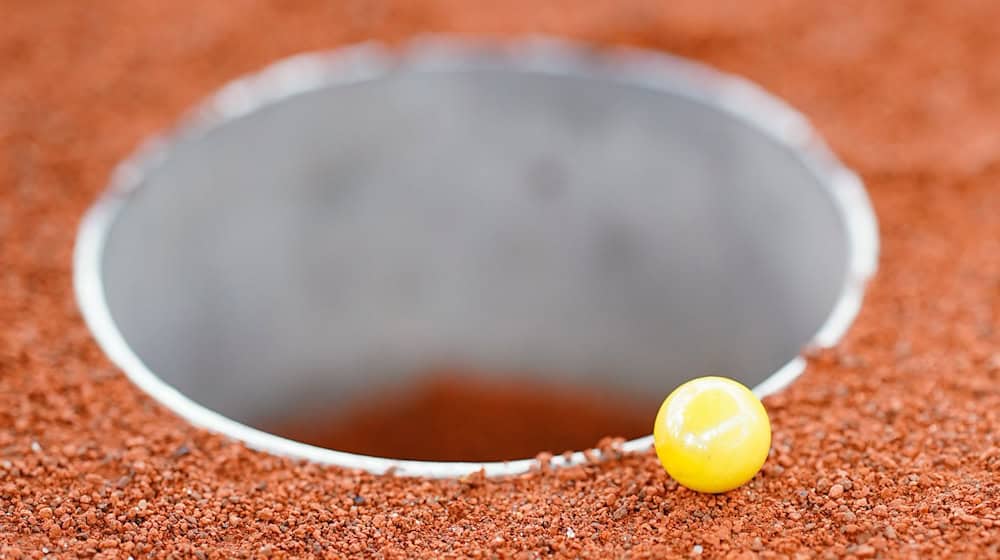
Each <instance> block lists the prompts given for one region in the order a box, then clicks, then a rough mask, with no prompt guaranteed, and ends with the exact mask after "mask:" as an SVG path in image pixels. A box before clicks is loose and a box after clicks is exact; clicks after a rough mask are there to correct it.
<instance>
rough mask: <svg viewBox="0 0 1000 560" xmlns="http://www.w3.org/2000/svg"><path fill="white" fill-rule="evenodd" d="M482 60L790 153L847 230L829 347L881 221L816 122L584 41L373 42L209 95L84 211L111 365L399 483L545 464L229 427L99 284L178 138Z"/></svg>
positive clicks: (575, 458)
mask: <svg viewBox="0 0 1000 560" xmlns="http://www.w3.org/2000/svg"><path fill="white" fill-rule="evenodd" d="M479 60H490V61H493V62H503V63H505V64H509V65H510V66H511V67H515V68H518V69H522V70H529V71H532V72H539V73H545V74H550V75H556V76H558V75H580V74H591V73H594V71H595V69H599V70H600V75H601V76H603V77H608V78H612V79H615V80H617V81H620V82H622V83H627V84H631V85H634V86H637V87H643V88H648V89H650V90H654V91H662V92H664V93H669V94H671V95H674V96H682V97H686V98H689V99H692V100H694V101H697V102H700V103H704V104H707V105H710V106H712V107H715V108H717V109H719V110H722V111H725V112H726V113H728V114H729V115H731V116H732V117H734V118H736V119H737V120H739V121H741V122H743V123H745V124H747V125H749V126H750V127H752V128H753V129H755V130H757V131H759V132H760V133H762V134H763V135H765V137H767V138H769V139H770V140H772V141H773V142H775V143H776V144H778V145H781V146H784V147H786V148H788V149H790V150H791V152H792V153H793V154H795V155H796V156H797V157H798V158H799V159H800V160H801V161H802V163H804V164H805V165H806V166H807V167H808V168H809V169H810V170H811V171H812V173H813V174H814V175H815V177H816V179H817V180H818V182H819V183H820V184H821V185H823V187H825V188H826V189H828V191H829V194H830V196H831V199H832V201H833V202H834V204H835V206H836V208H837V211H838V212H839V213H840V214H841V218H842V220H843V222H844V224H845V225H846V228H847V233H848V236H849V239H848V248H849V251H850V254H849V264H848V270H847V274H846V276H845V278H844V284H843V288H842V291H841V294H840V297H839V298H838V300H837V303H836V305H835V306H834V308H833V310H832V311H831V313H830V314H829V316H828V317H827V319H826V320H825V322H824V323H823V325H822V327H821V328H820V329H819V330H818V331H817V332H816V334H815V335H814V336H813V338H812V339H811V342H810V343H809V344H808V345H807V346H808V347H829V346H832V345H833V344H835V343H836V342H837V341H838V340H839V339H840V338H841V337H842V336H843V334H844V333H845V332H846V330H847V328H848V327H849V326H850V324H851V322H852V321H853V320H854V318H855V316H856V315H857V313H858V311H859V310H860V307H861V301H862V298H863V295H864V289H865V284H866V283H867V281H868V279H869V278H871V276H872V275H873V274H874V273H875V269H876V266H877V261H878V251H879V246H878V226H877V222H876V219H875V214H874V212H873V210H872V206H871V203H870V201H869V199H868V196H867V194H866V192H865V190H864V186H863V184H862V183H861V180H860V179H859V178H858V177H857V176H856V175H855V174H854V173H852V172H851V171H850V170H848V169H846V168H845V167H843V165H842V164H841V163H840V162H839V161H838V160H837V158H836V157H835V156H834V155H833V154H832V153H831V152H830V151H829V150H828V149H827V147H826V145H825V144H824V143H823V141H822V140H821V139H820V138H819V137H818V136H817V135H816V133H815V132H814V131H813V130H812V128H811V127H810V126H809V124H808V122H807V121H806V119H805V118H804V117H803V116H802V115H801V114H799V113H798V112H796V111H795V110H794V109H792V108H790V107H789V106H788V105H786V104H785V103H784V102H782V101H780V100H778V99H776V98H775V97H773V96H771V95H769V94H768V93H766V92H764V91H763V90H762V89H761V88H759V87H757V86H756V85H754V84H752V83H750V82H748V81H747V80H744V79H742V78H739V77H736V76H732V75H726V74H722V73H719V72H717V71H715V70H712V69H710V68H708V67H706V66H703V65H700V64H697V63H693V62H690V61H687V60H683V59H680V58H677V57H674V56H671V55H667V54H663V53H653V52H649V51H642V50H636V49H623V48H613V49H604V50H595V49H594V48H592V47H588V46H585V45H581V44H576V43H571V42H567V41H563V40H552V39H543V38H532V39H522V40H518V41H514V42H492V41H485V40H470V39H461V40H458V39H446V38H423V39H419V40H415V41H413V42H411V43H410V44H408V45H407V46H406V47H404V48H402V49H399V50H392V51H389V50H386V49H384V48H383V47H380V46H378V45H376V44H372V43H365V44H361V45H358V46H353V47H347V48H341V49H337V50H335V51H332V52H325V53H316V54H304V55H299V56H295V57H292V58H289V59H286V60H284V61H281V62H278V63H276V64H273V65H271V66H269V67H267V68H265V69H264V70H262V71H260V72H258V73H256V74H252V75H250V76H247V77H243V78H240V79H238V80H236V81H234V82H231V83H230V84H228V85H227V86H225V87H224V88H222V89H221V90H220V91H218V92H217V93H216V94H215V95H213V96H211V97H210V98H209V99H208V100H207V101H206V102H204V103H203V104H202V105H201V106H200V107H199V108H198V109H196V110H195V111H194V112H193V113H192V114H191V115H189V116H188V117H187V118H186V119H184V120H183V121H182V122H181V124H180V125H179V126H178V127H177V128H176V129H175V130H174V131H173V132H171V133H169V134H167V135H164V136H161V137H159V138H156V139H153V140H151V141H149V142H147V143H146V144H145V145H143V146H142V147H141V148H140V149H139V150H137V151H136V153H134V154H133V155H132V156H130V157H129V158H128V159H126V160H125V161H124V162H122V163H121V164H119V166H118V167H117V168H116V170H115V171H114V173H113V175H112V177H111V181H110V185H109V187H108V190H107V191H106V192H105V194H104V195H103V196H102V197H101V198H100V199H99V200H98V201H97V203H95V204H94V206H93V207H92V208H91V209H90V210H89V211H88V212H87V213H86V215H85V216H84V218H83V221H82V223H81V225H80V230H79V233H78V236H77V241H76V246H75V249H74V255H73V267H74V288H75V291H76V297H77V301H78V304H79V306H80V309H81V312H82V314H83V317H84V320H85V321H86V323H87V325H88V326H89V327H90V329H91V331H92V332H93V333H94V337H95V338H96V339H97V342H98V344H99V345H100V346H101V348H102V349H103V350H104V352H105V353H106V354H107V355H108V357H109V358H110V359H111V361H112V362H114V364H115V365H117V366H118V367H119V368H121V369H122V370H123V371H124V372H125V374H126V375H128V377H129V378H130V379H131V380H132V381H133V382H134V383H135V384H136V385H138V386H139V387H140V388H141V389H143V390H144V391H146V392H147V393H149V394H150V395H152V397H153V398H155V399H156V400H157V401H159V402H160V403H161V404H163V405H164V406H166V407H167V408H168V409H170V410H172V411H173V412H175V413H177V414H178V415H180V416H181V417H183V418H185V419H187V420H188V421H190V422H191V423H192V424H194V425H196V426H199V427H202V428H206V429H208V430H211V431H214V432H218V433H221V434H223V435H226V436H229V437H232V438H235V439H238V440H241V441H243V442H244V443H246V445H248V446H249V447H251V448H255V449H259V450H262V451H267V452H271V453H275V454H278V455H285V456H289V457H295V458H302V459H308V460H311V461H316V462H318V463H324V464H330V465H337V466H340V467H344V468H349V469H361V470H365V471H368V472H372V473H377V474H380V473H386V472H393V473H395V474H397V475H403V476H421V477H434V478H443V477H458V476H463V475H467V474H470V473H474V472H476V471H479V470H483V471H484V472H485V474H486V475H487V476H503V475H516V474H520V473H524V472H527V471H529V470H531V469H532V468H536V467H537V466H538V462H537V460H536V459H521V460H515V461H505V462H486V463H469V462H433V461H408V460H399V459H390V458H382V457H372V456H366V455H358V454H353V453H345V452H341V451H335V450H332V449H325V448H322V447H317V446H313V445H308V444H305V443H300V442H297V441H292V440H290V439H286V438H283V437H280V436H277V435H274V434H270V433H267V432H264V431H261V430H258V429H255V428H251V427H250V426H247V425H245V424H242V423H239V422H236V421H233V420H231V419H229V418H227V417H225V416H223V415H221V414H219V413H217V412H214V411H212V410H210V409H208V408H206V407H204V406H202V405H200V404H198V403H196V402H194V401H193V400H191V399H190V398H188V397H187V396H185V395H183V394H182V393H180V392H179V391H177V390H176V389H174V388H173V387H171V386H170V385H168V384H167V383H165V382H164V381H163V380H162V379H160V378H159V377H158V376H157V375H156V374H155V373H154V372H152V371H150V370H149V369H148V368H147V367H146V365H145V364H143V362H142V360H140V359H139V357H138V356H136V354H135V353H134V352H133V351H132V349H131V348H130V347H129V345H128V344H127V343H126V341H125V339H124V337H123V336H122V333H121V332H120V331H119V330H118V327H117V326H116V324H115V322H114V320H113V319H112V317H111V314H110V311H109V309H108V305H107V301H106V299H105V294H104V287H103V283H102V279H101V262H102V254H103V250H104V244H105V241H106V237H107V235H108V232H109V229H110V226H111V224H112V223H113V222H114V220H115V217H116V216H117V214H118V212H119V211H120V210H121V209H122V207H123V206H124V205H125V204H126V201H127V200H128V198H129V197H130V196H131V194H132V193H133V192H134V191H135V190H136V189H137V188H139V186H140V185H141V184H142V182H143V178H144V177H145V176H146V174H147V171H148V170H150V169H151V168H153V167H154V166H156V165H158V164H159V162H161V161H163V159H164V158H165V157H166V155H167V154H168V153H169V150H170V145H171V144H172V142H173V140H175V139H177V138H180V137H185V138H190V137H192V136H198V135H201V134H203V133H204V132H205V131H207V130H209V129H212V128H214V127H216V126H219V125H221V124H224V123H225V122H227V121H229V120H231V119H233V118H236V117H238V116H240V115H243V114H246V113H248V112H251V111H255V110H258V109H260V108H262V107H264V106H267V105H269V104H272V103H275V102H277V101H279V100H282V99H284V98H287V97H289V96H291V95H295V94H298V93H302V92H306V91H311V90H315V89H319V88H328V87H331V86H337V85H343V84H350V83H357V82H361V81H367V80H372V79H377V78H379V77H380V76H383V75H384V74H386V73H387V72H389V71H391V70H392V69H393V68H395V67H398V66H400V65H406V66H407V67H410V68H419V69H428V70H429V69H454V68H460V67H462V66H466V65H468V64H469V63H472V62H476V61H479ZM805 365H806V364H805V360H804V359H803V358H802V357H801V356H798V357H795V358H793V359H792V360H790V361H789V362H788V363H787V364H785V365H784V366H783V367H781V368H780V369H779V370H778V371H776V372H775V373H773V374H772V375H770V376H769V377H768V378H767V379H766V380H765V381H764V382H762V383H760V384H759V385H757V386H756V387H754V388H753V390H754V393H756V394H757V395H758V396H759V397H764V396H766V395H769V394H771V393H774V392H776V391H778V390H780V389H782V388H784V387H785V386H787V385H788V384H789V383H790V382H791V381H792V380H794V379H795V378H796V377H798V376H799V375H800V374H801V373H802V371H803V370H804V368H805ZM651 445H652V436H645V437H641V438H638V439H634V440H631V441H628V442H625V444H624V446H623V448H622V451H624V452H634V451H641V450H645V449H647V448H648V447H650V446H651ZM586 460H587V459H586V457H585V456H584V454H583V452H575V453H573V454H571V455H569V456H556V457H554V458H553V459H552V461H551V465H552V466H555V467H558V466H566V465H573V464H579V463H583V462H585V461H586Z"/></svg>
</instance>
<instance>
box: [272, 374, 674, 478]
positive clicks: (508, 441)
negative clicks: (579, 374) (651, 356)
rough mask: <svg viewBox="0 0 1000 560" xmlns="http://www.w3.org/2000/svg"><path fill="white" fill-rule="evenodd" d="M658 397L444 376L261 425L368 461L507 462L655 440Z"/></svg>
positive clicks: (524, 379) (531, 380) (514, 379)
mask: <svg viewBox="0 0 1000 560" xmlns="http://www.w3.org/2000/svg"><path fill="white" fill-rule="evenodd" d="M658 404H659V401H658V399H657V398H655V397H654V398H650V399H646V398H641V397H637V396H636V395H628V394H621V393H616V392H615V391H613V390H609V389H608V388H607V387H599V386H588V385H581V384H579V383H570V382H565V381H562V382H554V381H539V380H538V379H537V377H528V376H520V375H508V376H499V375H489V376H486V375H481V374H475V373H473V372H471V371H468V370H457V369H449V370H436V371H432V372H427V373H423V374H420V375H417V376H415V377H414V378H412V380H411V381H408V382H407V383H406V384H404V385H401V386H397V387H393V388H383V389H380V390H377V391H375V392H373V393H372V394H368V395H361V396H359V397H358V398H355V399H353V400H352V401H351V402H350V404H348V405H347V406H345V407H338V410H323V409H315V408H311V409H308V410H305V411H302V412H300V413H297V414H294V415H291V416H286V417H283V418H273V419H271V420H270V421H268V422H266V423H263V424H262V425H261V426H260V427H261V428H262V429H265V430H267V431H270V432H272V433H275V434H277V435H280V436H283V437H286V438H289V439H293V440H296V441H300V442H304V443H309V444H312V445H317V446H320V447H326V448H329V449H335V450H338V451H346V452H350V453H359V454H364V455H374V456H378V457H390V458H395V459H416V460H425V461H503V460H512V459H524V458H528V457H534V456H536V455H537V454H538V453H540V452H543V451H548V452H552V453H554V454H558V453H562V452H564V451H568V450H582V449H587V448H591V447H594V446H595V445H596V444H597V442H598V441H599V440H600V439H602V438H604V437H623V438H626V439H632V438H636V437H640V436H643V435H647V434H649V433H651V430H652V424H653V418H654V417H655V413H656V408H657V405H658Z"/></svg>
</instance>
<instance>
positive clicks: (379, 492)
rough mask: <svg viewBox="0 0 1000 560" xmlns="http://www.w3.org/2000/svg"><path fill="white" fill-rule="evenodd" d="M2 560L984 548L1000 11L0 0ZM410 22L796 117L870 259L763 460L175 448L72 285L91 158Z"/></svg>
mask: <svg viewBox="0 0 1000 560" xmlns="http://www.w3.org/2000/svg"><path fill="white" fill-rule="evenodd" d="M0 14H2V15H0V240H2V244H0V325H3V326H2V327H0V556H2V557H5V558H16V557H20V556H27V557H41V556H43V555H45V554H55V555H58V556H62V557H68V558H74V557H81V556H89V555H98V554H99V555H100V556H102V557H105V558H112V557H113V558H117V557H127V556H133V557H135V558H140V557H146V556H160V557H163V556H168V555H171V554H173V555H174V556H177V557H205V556H209V557H219V558H223V557H250V556H259V557H268V556H284V555H291V556H304V555H316V556H328V557H359V556H383V557H433V558H438V557H444V556H453V557H454V556H463V557H464V556H475V557H492V556H511V557H518V558H532V557H536V556H539V555H546V554H550V553H556V554H559V555H563V556H587V557H595V558H607V557H620V556H634V557H650V558H660V557H664V556H686V555H690V556H697V555H701V556H704V557H733V558H753V557H762V558H776V557H799V558H810V557H820V558H825V557H829V558H836V557H844V556H849V555H853V556H854V557H859V558H869V557H910V558H922V557H923V558H926V557H936V556H960V557H968V558H991V557H992V558H996V557H998V556H1000V550H998V547H1000V441H998V439H1000V389H998V381H1000V134H998V131H1000V64H997V63H996V61H997V60H998V59H1000V40H998V39H997V34H996V22H997V21H1000V3H997V2H992V1H989V0H984V1H978V2H977V1H958V0H951V1H948V2H943V1H940V0H926V1H922V2H918V1H904V0H894V1H889V0H882V1H879V2H867V1H860V0H849V1H839V2H829V1H810V2H805V1H792V0H766V1H759V2H721V1H720V2H710V1H706V0H675V1H673V2H668V3H667V2H664V3H658V4H653V3H649V4H646V3H641V4H640V3H635V2H623V1H613V2H612V1H608V2H595V3H590V2H588V3H586V4H584V3H582V2H577V1H575V0H558V1H553V2H534V1H532V0H510V1H507V2H490V3H486V2H482V3H480V2H469V1H457V0H437V1H431V0H418V1H410V0H405V1H404V0H398V1H396V2H385V3H365V2H360V1H349V2H335V1H332V0H289V1H281V2H278V1H249V0H233V1H230V2H196V1H194V0H176V1H173V2H161V1H159V0H133V1H130V2H108V1H95V2H74V1H71V0H45V1H37V0H36V1H26V0H0ZM423 30H435V31H469V32H490V33H492V32H498V31H499V32H503V33H515V32H527V31H544V32H549V33H555V34H566V35H571V36H574V37H578V38H583V39H587V40H592V41H598V42H615V43H629V44H638V45H643V46H647V47H653V48H662V49H666V50H670V51H674V52H677V53H680V54H683V55H687V56H691V57H694V58H697V59H701V60H705V61H708V62H710V63H712V64H715V65H717V66H719V67H721V68H723V69H727V70H730V71H734V72H738V73H741V74H744V75H747V76H749V77H751V78H753V79H755V80H757V81H758V82H760V83H762V84H763V85H764V86H765V87H767V88H769V89H771V90H772V91H774V92H776V93H777V94H779V95H781V96H783V97H785V98H786V99H788V100H790V102H791V103H793V104H794V105H796V106H798V107H799V108H801V109H802V110H803V111H805V112H806V113H807V114H808V115H809V116H810V117H811V118H812V119H813V120H814V121H815V123H816V124H817V125H818V126H819V128H820V129H821V130H822V132H823V133H824V134H825V135H826V136H827V138H828V139H829V140H830V141H831V143H832V144H833V147H834V148H835V149H836V150H837V151H838V152H839V153H840V154H841V155H842V156H843V157H844V158H845V159H846V161H847V162H848V163H849V164H850V165H852V166H853V167H855V168H856V169H858V170H859V171H860V172H861V173H862V174H863V176H864V178H865V179H866V181H867V183H868V185H869V187H870V190H871V194H872V196H873V198H874V202H875V206H876V209H877V212H878V214H879V217H880V220H881V226H882V241H883V249H884V256H883V259H882V263H881V269H880V272H879V276H878V278H877V281H876V282H875V283H874V285H873V287H872V289H871V290H870V292H869V296H868V299H867V301H866V303H865V308H864V311H863V313H862V315H861V317H860V318H859V320H858V322H857V323H856V324H855V326H854V328H853V329H852V330H851V332H850V334H849V336H848V338H847V340H846V341H845V342H843V343H842V344H841V345H840V346H839V348H838V349H836V350H834V351H830V352H827V353H824V354H822V355H819V356H816V357H815V358H814V359H813V360H812V363H811V365H810V367H809V370H808V372H807V373H806V374H805V376H804V377H803V378H802V379H801V380H799V381H798V382H796V383H795V384H794V385H793V386H792V387H791V388H790V389H789V390H787V391H785V392H784V393H782V394H781V395H778V396H776V397H773V398H770V399H768V400H767V402H766V404H767V406H768V409H769V411H770V413H771V418H772V421H773V424H774V446H773V454H772V456H771V457H770V459H769V460H768V462H767V463H766V465H765V467H764V470H763V472H762V473H761V474H760V475H759V476H758V477H756V478H755V479H754V480H753V481H752V482H751V483H750V484H749V485H747V486H745V487H743V488H740V489H738V490H735V491H733V492H730V493H728V494H725V495H721V496H707V495H699V494H695V493H692V492H689V491H686V490H684V489H681V488H678V487H677V485H676V484H674V483H673V482H671V481H670V480H668V478H667V477H666V475H665V474H664V472H663V470H662V469H661V468H660V467H659V465H658V463H657V461H656V459H655V457H654V456H653V455H652V454H651V453H646V454H641V455H636V456H628V457H624V458H621V459H619V460H613V461H610V462H606V463H603V464H595V465H588V466H584V467H577V468H572V469H567V470H562V471H556V472H554V473H548V472H545V473H532V474H529V475H525V476H522V477H519V478H513V479H508V480H483V479H481V478H478V477H472V478H470V479H467V480H461V481H455V480H446V481H421V480H409V479H399V478H391V477H376V476H370V475H367V474H363V473H360V472H347V471H344V470H341V469H336V468H323V467H318V466H315V465H307V464H301V463H296V462H293V461H290V460H285V459H279V458H274V457H270V456H267V455H264V454H261V453H257V452H253V451H249V450H247V449H245V448H244V447H242V446H241V445H239V444H237V443H234V442H231V441H227V440H225V439H223V438H220V437H217V436H213V435H209V434H206V433H204V432H202V431H200V430H196V429H194V428H191V427H190V426H188V425H186V424H185V423H184V422H182V421H180V420H178V419H177V418H175V417H174V416H172V415H171V414H169V413H168V412H166V411H164V410H163V409H162V408H161V407H159V406H157V405H155V404H153V403H152V401H151V400H150V399H149V398H148V397H146V396H144V395H143V394H142V393H141V392H140V391H139V390H138V389H136V388H134V387H133V386H132V385H131V384H130V383H129V382H128V381H127V380H126V379H125V378H124V377H123V376H122V375H121V374H120V373H119V372H117V371H116V370H115V369H114V368H113V367H111V366H110V365H109V363H108V361H107V359H106V358H104V357H103V355H102V354H101V353H100V351H99V350H98V349H97V347H96V346H95V344H94V343H93V342H92V340H91V339H90V336H89V335H88V333H87V331H86V329H85V327H84V325H83V323H82V321H81V319H80V317H79V315H78V313H77V311H76V308H75V304H74V302H73V297H72V294H71V290H70V285H71V270H70V251H71V247H72V243H73V237H74V231H75V226H76V223H77V220H78V218H79V217H80V215H81V213H82V211H83V210H84V208H86V207H87V206H88V204H89V203H90V202H91V201H92V200H93V199H94V197H95V196H96V195H97V193H98V192H99V191H100V190H101V188H102V187H103V185H104V183H105V179H106V177H107V174H108V172H109V170H110V169H111V166H112V165H113V163H114V162H115V161H117V160H119V159H120V158H122V157H123V156H124V155H125V154H127V153H128V152H129V151H130V149H131V148H132V147H133V146H134V145H135V144H136V143H137V142H138V141H139V140H140V139H141V138H143V137H145V136H147V135H149V134H151V133H153V132H154V131H156V130H158V129H160V128H162V127H164V126H166V125H168V124H169V123H170V122H172V121H173V120H174V119H175V118H176V117H177V116H178V115H179V114H180V113H181V111H183V110H184V109H185V108H186V107H188V106H190V105H191V104H192V103H194V102H195V101H196V100H197V99H198V98H200V97H202V96H203V95H205V94H207V93H208V92H210V91H211V90H213V89H214V88H216V87H217V86H219V85H221V84H222V83H224V82H225V81H227V80H229V79H231V78H234V77H236V76H238V75H240V74H242V73H244V72H247V71H251V70H254V69H256V68H259V67H261V66H262V65H264V64H265V63H267V62H269V61H273V60H275V59H277V58H279V57H282V56H285V55H288V54H292V53H295V52H300V51H304V50H311V49H317V48H325V47H330V46H333V45H337V44H341V43H344V42H350V41H355V40H359V39H363V38H369V37H375V38H380V39H390V40H395V39H400V38H403V37H405V36H407V35H409V34H411V33H414V32H417V31H423Z"/></svg>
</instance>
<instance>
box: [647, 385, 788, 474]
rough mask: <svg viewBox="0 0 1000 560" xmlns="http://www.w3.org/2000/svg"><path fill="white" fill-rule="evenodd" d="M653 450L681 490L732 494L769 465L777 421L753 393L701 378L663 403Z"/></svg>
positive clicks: (681, 387) (657, 422)
mask: <svg viewBox="0 0 1000 560" xmlns="http://www.w3.org/2000/svg"><path fill="white" fill-rule="evenodd" d="M653 445H654V446H655V447H656V455H657V456H658V457H659V458H660V463H662V464H663V468H665V469H666V470H667V473H668V474H669V475H670V476H671V477H673V478H674V480H676V481H677V482H678V483H680V484H681V485H683V486H686V487H687V488H690V489H692V490H697V491H698V492H706V493H713V494H714V493H719V492H726V491H728V490H732V489H733V488H738V487H740V486H742V485H743V484H745V483H746V482H747V481H749V480H750V479H751V478H753V475H755V474H757V471H759V470H760V468H761V466H763V465H764V460H765V459H767V452H768V450H769V449H770V448H771V421H770V420H769V419H768V417H767V411H766V410H764V405H763V404H761V402H760V399H758V398H757V397H756V396H755V395H754V394H753V392H751V391H750V389H747V388H746V387H745V386H743V385H741V384H740V383H738V382H736V381H733V380H732V379H727V378H725V377H701V378H698V379H692V380H691V381H688V382H687V383H685V384H683V385H681V386H680V387H678V388H677V389H675V390H674V392H673V393H670V396H668V397H667V399H666V400H665V401H663V404H662V405H661V406H660V411H659V412H658V413H657V415H656V424H655V425H654V426H653Z"/></svg>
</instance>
